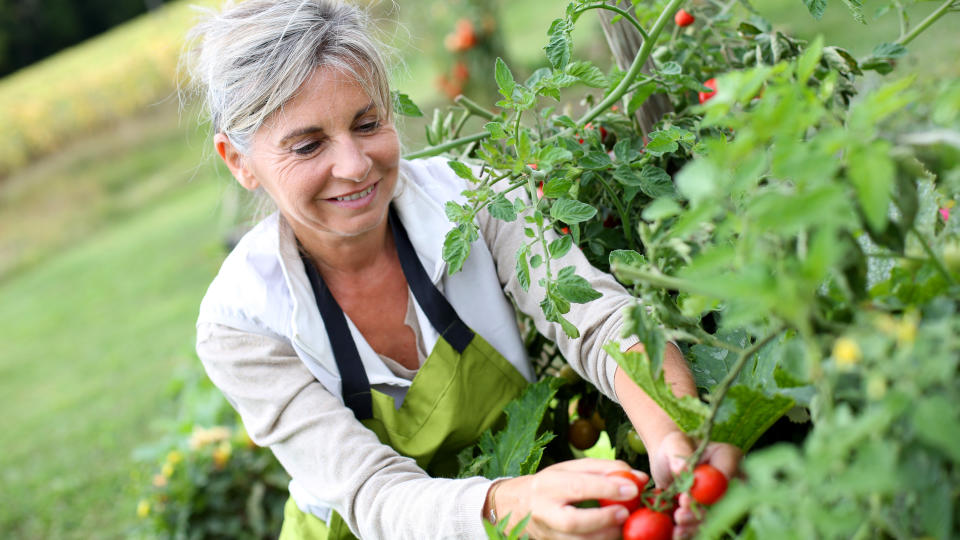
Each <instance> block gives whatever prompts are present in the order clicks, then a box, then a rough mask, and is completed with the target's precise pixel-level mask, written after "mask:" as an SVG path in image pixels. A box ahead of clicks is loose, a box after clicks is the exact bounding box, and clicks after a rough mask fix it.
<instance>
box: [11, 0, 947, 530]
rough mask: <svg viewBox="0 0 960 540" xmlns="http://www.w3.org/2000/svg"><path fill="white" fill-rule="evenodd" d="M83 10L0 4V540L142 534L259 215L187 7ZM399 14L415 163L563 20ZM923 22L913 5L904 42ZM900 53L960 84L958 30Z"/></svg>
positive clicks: (465, 0) (865, 35)
mask: <svg viewBox="0 0 960 540" xmlns="http://www.w3.org/2000/svg"><path fill="white" fill-rule="evenodd" d="M201 3H202V4H204V5H215V4H216V2H201ZM754 3H755V7H756V8H757V10H759V14H760V15H762V16H764V17H766V18H767V19H768V20H770V21H771V22H772V23H773V24H774V25H775V26H776V27H778V28H783V29H784V30H785V31H788V32H791V33H793V34H795V35H798V36H799V37H804V38H809V37H812V36H814V35H815V34H817V33H823V34H825V35H826V37H827V43H828V44H835V45H839V46H842V47H845V48H847V49H849V50H850V51H851V52H852V53H853V54H854V55H855V56H862V55H864V54H867V53H869V52H870V51H869V50H868V49H864V45H862V44H865V43H868V44H870V46H871V47H872V45H873V44H875V43H877V42H879V41H883V40H884V38H883V37H882V36H888V39H887V40H888V41H892V40H893V39H895V38H896V36H897V32H898V28H897V26H898V22H897V20H896V19H895V18H893V17H891V16H886V17H882V16H881V17H879V19H878V17H877V11H876V10H877V8H878V7H882V5H884V4H885V3H884V2H875V3H871V2H868V3H867V6H866V10H867V14H868V20H869V22H870V24H869V25H868V26H863V25H860V24H859V23H857V22H855V21H854V20H853V19H852V18H851V16H850V14H849V12H848V11H847V10H846V9H845V8H844V7H843V5H842V2H840V1H839V0H836V1H831V2H830V5H829V8H828V10H827V13H826V15H825V17H824V19H823V20H822V21H819V22H818V21H816V20H814V19H813V18H812V17H811V16H810V15H809V13H808V12H807V11H806V9H805V8H804V6H803V2H802V1H801V0H776V1H772V0H766V1H760V0H758V1H756V2H754ZM73 4H74V3H71V2H69V1H68V0H62V1H47V2H31V1H26V0H19V1H18V0H5V1H0V74H2V78H0V403H2V407H3V408H2V414H0V536H2V537H3V538H115V537H125V536H130V535H131V534H133V532H132V531H134V530H135V528H136V526H137V522H138V519H139V518H138V516H137V500H138V490H139V489H140V487H139V486H140V485H141V484H143V483H144V482H149V477H150V472H149V470H150V469H151V467H153V465H154V464H152V463H149V462H148V461H146V460H138V459H136V458H137V457H138V456H139V457H142V456H148V455H150V452H149V449H150V447H151V445H152V444H154V443H156V441H157V440H158V439H160V438H161V437H162V436H163V434H164V433H165V430H168V429H169V425H170V418H173V417H175V416H176V415H177V414H178V410H177V407H178V405H177V401H176V400H175V399H174V396H175V394H176V391H177V390H178V389H180V388H182V386H183V385H184V384H186V383H185V382H184V381H190V380H195V379H196V377H199V376H200V375H197V374H198V373H200V371H199V369H200V368H199V364H198V362H197V361H196V358H195V356H194V353H193V325H194V320H195V316H196V312H197V308H198V305H199V301H200V298H201V297H202V295H203V292H204V291H205V288H206V286H207V284H208V283H209V281H210V280H211V279H212V277H213V275H214V274H215V272H216V270H217V268H218V266H219V264H220V262H221V261H222V259H223V257H224V256H225V254H226V248H225V244H226V243H227V242H228V241H229V239H230V238H231V235H232V234H235V232H236V231H237V230H242V228H243V227H244V226H246V225H248V224H249V215H250V213H251V208H250V204H249V203H248V202H247V200H246V199H245V198H244V197H243V196H242V194H241V193H240V190H238V189H237V188H235V187H234V186H233V183H232V180H231V178H230V177H229V175H228V174H227V172H226V170H225V169H224V168H223V167H222V166H220V164H218V163H217V161H216V160H215V159H214V156H213V155H212V154H211V152H210V133H209V127H208V126H205V125H201V124H198V109H197V107H196V104H195V103H192V102H190V101H186V102H181V100H180V99H179V97H178V94H177V81H178V79H180V78H182V77H178V75H177V74H178V69H177V66H178V57H179V54H180V50H181V47H182V39H183V35H184V33H185V31H186V29H187V28H189V27H190V25H191V21H192V20H194V17H195V16H196V11H195V10H193V9H191V7H190V4H189V3H187V2H182V1H174V2H167V3H162V2H160V0H135V1H134V0H131V1H128V2H119V1H118V2H92V1H91V2H82V3H80V4H83V5H84V6H86V7H83V8H80V7H77V6H75V5H73ZM123 4H129V5H126V6H125V5H123ZM398 4H399V5H398V6H393V5H391V4H390V3H389V2H380V3H378V4H376V5H374V6H373V7H372V9H373V11H374V13H375V15H376V16H377V17H378V18H379V19H381V20H382V32H383V37H384V39H386V40H387V41H388V42H390V44H391V45H392V47H393V48H394V49H395V53H396V54H395V55H394V57H395V60H397V62H396V69H395V71H394V86H395V87H396V88H397V89H399V90H401V91H402V92H405V93H407V94H409V95H410V97H411V98H412V99H413V100H414V102H416V103H417V104H418V105H419V106H420V107H421V109H423V111H424V112H425V113H426V116H425V117H424V118H423V119H405V120H404V121H403V123H402V125H401V132H402V134H403V139H404V144H405V147H406V148H407V149H409V150H413V149H416V148H419V147H421V146H423V145H424V135H423V134H424V125H425V122H427V121H430V120H432V114H433V113H432V111H433V109H434V108H438V107H439V108H447V107H450V106H451V105H452V101H451V97H452V96H455V95H456V94H458V93H460V92H463V93H465V94H467V95H468V96H471V97H473V98H474V99H476V100H477V101H479V102H481V103H484V104H485V105H487V106H492V103H493V102H494V97H493V87H492V86H491V85H492V84H493V83H492V79H493V76H492V75H493V67H492V62H493V59H494V58H495V57H496V56H504V57H505V59H506V60H507V62H508V63H509V64H510V66H511V68H512V69H513V71H514V73H516V74H517V75H518V78H519V77H521V76H525V75H527V74H529V73H531V72H532V71H533V70H535V69H536V68H538V67H541V66H543V65H545V64H546V61H545V58H544V56H543V51H542V47H543V45H544V44H545V42H546V32H547V28H548V27H549V24H550V21H551V20H552V19H554V18H556V17H558V16H560V15H561V14H562V11H563V8H564V7H565V5H566V3H565V2H562V1H559V0H554V1H551V0H525V1H522V2H508V1H506V0H452V1H451V0H415V1H411V0H399V1H398ZM871 4H876V5H871ZM928 4H930V3H928ZM97 5H101V7H100V8H97V7H96V6H97ZM932 8H933V6H929V7H927V6H926V5H923V6H920V7H919V8H918V9H917V10H916V12H915V14H914V17H915V21H919V20H920V19H921V18H922V17H923V15H924V14H925V13H927V12H929V11H930V10H931V9H932ZM878 36H881V37H878ZM574 40H575V43H576V47H577V51H576V52H577V54H579V56H581V57H586V58H589V59H592V60H594V61H595V62H596V63H598V64H599V65H600V66H601V67H603V68H604V69H607V67H609V64H610V63H609V61H608V59H607V46H606V43H605V42H604V40H603V36H602V33H601V31H600V25H599V21H597V20H593V21H588V22H587V23H586V24H581V25H580V26H579V27H578V29H577V31H576V32H575V34H574ZM910 51H911V54H910V56H908V57H907V58H905V59H903V61H902V62H901V65H900V66H898V69H897V71H895V72H894V74H892V75H890V76H889V77H901V76H907V75H910V74H919V75H920V76H922V77H925V78H928V79H937V78H943V79H946V78H956V77H957V76H958V75H960V62H958V61H957V58H958V57H960V39H957V34H956V29H955V28H951V27H949V25H944V27H942V28H934V29H933V30H931V31H929V32H927V33H925V34H924V35H923V36H921V37H920V38H919V39H918V40H917V41H915V42H914V43H912V44H911V47H910ZM871 81H873V82H874V83H875V79H871V78H866V79H865V82H864V83H863V84H872V82H871ZM575 91H577V92H581V93H582V92H584V91H585V90H584V89H580V90H575ZM471 127H473V128H476V126H468V127H467V129H468V130H469V129H470V128H471Z"/></svg>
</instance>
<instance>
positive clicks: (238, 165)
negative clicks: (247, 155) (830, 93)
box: [213, 133, 260, 191]
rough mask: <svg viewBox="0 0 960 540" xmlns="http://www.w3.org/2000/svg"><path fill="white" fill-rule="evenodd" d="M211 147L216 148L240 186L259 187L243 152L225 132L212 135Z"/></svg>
mask: <svg viewBox="0 0 960 540" xmlns="http://www.w3.org/2000/svg"><path fill="white" fill-rule="evenodd" d="M213 147H214V148H215V149H216V151H217V154H219V155H220V158H221V159H223V162H224V163H225V164H226V165H227V168H228V169H230V172H231V173H232V174H233V177H234V178H236V179H237V182H240V185H241V186H243V187H244V188H245V189H247V190H250V191H253V190H255V189H257V188H258V187H260V182H258V181H257V177H256V176H254V174H253V171H251V170H250V168H249V167H248V166H247V163H246V160H245V159H244V157H243V154H241V153H240V151H239V150H237V147H236V146H234V145H233V143H232V142H231V141H230V138H229V137H227V136H226V134H224V133H217V134H215V135H214V136H213Z"/></svg>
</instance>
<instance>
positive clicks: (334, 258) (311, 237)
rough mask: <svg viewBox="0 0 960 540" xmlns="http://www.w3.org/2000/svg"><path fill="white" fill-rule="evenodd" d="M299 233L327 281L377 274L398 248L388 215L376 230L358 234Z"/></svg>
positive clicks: (302, 242) (298, 236)
mask: <svg viewBox="0 0 960 540" xmlns="http://www.w3.org/2000/svg"><path fill="white" fill-rule="evenodd" d="M294 232H295V233H296V230H295V231H294ZM296 236H297V239H298V240H299V241H300V245H301V246H302V248H303V249H304V250H306V252H307V254H308V255H309V256H310V258H311V259H312V260H313V262H314V264H315V265H316V266H317V270H318V271H319V272H320V274H321V275H322V276H324V278H325V279H327V280H331V279H332V280H336V281H341V280H348V281H352V280H354V279H363V278H364V277H365V276H367V275H369V274H370V273H371V272H373V273H376V272H377V269H378V267H380V266H381V265H383V264H384V262H385V260H387V259H389V255H390V254H391V253H393V252H394V249H395V248H394V245H393V238H392V236H391V235H390V228H389V226H388V220H387V219H386V216H384V219H383V221H381V223H380V224H379V225H377V226H376V227H375V228H374V229H371V230H369V231H367V232H364V233H362V234H359V235H356V236H342V235H333V234H315V233H314V234H296Z"/></svg>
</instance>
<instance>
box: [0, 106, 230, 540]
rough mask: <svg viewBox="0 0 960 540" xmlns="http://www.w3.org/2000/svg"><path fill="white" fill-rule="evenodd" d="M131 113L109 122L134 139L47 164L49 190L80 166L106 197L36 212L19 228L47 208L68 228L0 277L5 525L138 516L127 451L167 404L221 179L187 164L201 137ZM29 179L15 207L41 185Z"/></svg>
mask: <svg viewBox="0 0 960 540" xmlns="http://www.w3.org/2000/svg"><path fill="white" fill-rule="evenodd" d="M174 114H175V113H174ZM132 124H133V125H128V126H123V128H122V129H119V130H117V131H116V132H114V135H118V134H119V135H118V136H119V137H120V138H123V134H124V133H125V132H126V131H125V130H127V129H134V130H136V129H139V130H140V136H139V138H140V147H139V148H137V149H133V148H130V149H128V151H126V152H122V153H120V155H118V156H117V157H114V158H113V159H105V158H104V156H99V154H100V153H101V150H102V148H117V147H118V146H119V147H123V145H124V142H123V141H121V140H111V137H103V138H101V140H100V141H99V142H100V143H101V145H105V146H101V145H94V146H93V147H86V148H81V149H74V150H72V151H71V153H72V155H71V156H70V157H69V158H65V159H63V160H62V162H61V163H59V164H54V165H48V166H47V171H46V178H48V179H52V180H51V183H52V184H53V188H51V191H56V190H58V189H69V187H67V186H59V185H58V183H57V182H56V181H55V180H56V178H57V177H58V175H69V173H70V171H77V172H79V176H78V178H79V180H78V181H84V182H86V183H87V184H95V187H96V188H97V189H106V190H107V192H108V193H110V195H102V194H101V195H99V196H94V197H91V198H90V201H89V203H88V204H87V206H86V210H87V211H86V212H82V211H79V210H77V209H74V210H73V211H72V214H73V217H74V221H75V222H76V224H74V223H71V222H70V221H69V220H64V219H63V218H62V217H60V216H58V215H56V213H53V214H51V215H50V216H49V217H47V216H44V215H35V216H32V218H31V219H30V220H29V221H28V223H26V224H25V225H24V226H25V227H27V228H29V227H30V224H35V225H36V226H37V227H39V228H43V227H45V226H46V224H45V223H44V221H45V220H46V219H50V220H54V221H56V222H57V223H58V224H59V225H58V226H59V227H63V229H64V230H63V231H62V233H63V235H64V240H63V241H61V242H54V241H51V240H49V239H47V240H44V241H38V242H40V243H42V244H43V245H45V246H46V251H47V252H46V253H45V254H42V255H41V254H37V255H35V258H36V260H35V261H34V262H33V263H31V265H30V266H29V271H26V270H24V271H19V272H15V273H14V274H13V275H11V276H8V277H6V278H4V279H2V280H0V340H2V342H3V346H2V347H0V396H2V397H0V400H2V404H3V411H4V414H3V415H2V416H0V448H2V449H3V452H2V453H0V485H2V486H3V488H2V489H0V531H3V536H4V537H5V538H10V537H14V538H61V537H62V538H94V537H102V538H114V537H120V536H123V535H124V532H125V531H126V530H127V529H128V528H129V527H130V526H131V525H132V524H133V523H134V522H135V520H136V517H135V515H134V509H135V506H136V498H135V497H134V495H133V494H132V493H131V491H132V487H133V483H132V478H133V477H134V475H135V472H136V465H135V464H134V463H133V461H132V460H131V451H132V450H133V448H135V447H137V446H138V445H142V444H145V443H147V442H150V441H151V440H153V439H155V438H156V437H157V435H158V434H157V433H156V432H155V431H154V430H152V429H151V423H152V422H154V421H155V420H156V419H157V418H161V417H163V416H164V415H169V414H171V412H172V410H173V403H172V401H171V400H170V396H169V392H168V391H167V387H168V385H169V382H170V381H171V374H172V373H173V371H174V370H175V368H177V367H178V366H182V365H184V364H187V363H193V362H194V356H193V352H192V336H193V323H194V320H195V317H196V311H197V307H198V305H199V301H200V298H201V296H202V295H203V292H204V290H205V289H206V286H207V284H208V283H209V281H210V279H211V277H212V276H213V274H214V272H215V271H216V268H217V267H218V265H219V261H220V259H221V258H222V248H221V247H220V246H221V235H220V231H221V229H222V227H221V226H220V222H221V219H220V212H219V210H218V209H219V208H220V203H219V200H220V196H221V192H222V191H223V186H224V185H225V181H224V179H222V178H215V177H213V176H214V175H213V174H211V172H210V171H211V168H210V167H206V168H200V169H197V168H196V164H197V159H198V156H199V150H198V148H197V141H193V142H191V140H190V137H189V134H188V132H187V130H183V129H180V128H178V127H177V123H176V121H175V118H174V121H173V122H166V123H164V122H157V121H156V119H153V118H145V119H137V120H134V121H133V122H132ZM111 142H112V143H113V144H110V143H111ZM184 158H186V159H187V160H189V165H186V164H185V163H184V161H183V160H184ZM198 171H199V173H198ZM201 173H202V174H201ZM121 177H122V178H123V179H122V180H120V178H121ZM95 179H96V181H95ZM115 182H116V183H126V184H128V185H127V186H126V187H125V188H123V189H121V188H118V187H116V186H114V188H110V187H109V185H112V184H113V183H115ZM87 187H88V189H90V190H91V191H96V189H93V188H92V187H91V186H89V185H88V186H87ZM111 189H113V191H111ZM29 191H31V190H29V189H26V188H24V190H23V192H22V193H21V194H20V195H19V197H20V199H19V204H20V205H21V209H24V207H31V206H32V205H31V204H30V201H34V202H35V199H36V198H37V197H38V195H37V194H33V195H30V194H29V193H28V192H29ZM107 199H108V200H110V201H112V202H110V203H107V202H106V200H107ZM123 201H126V202H123ZM82 202H83V201H79V203H80V204H79V206H81V207H82V206H83V204H82ZM32 207H33V208H34V209H36V206H35V205H33V206H32ZM68 213H71V212H68ZM97 216H99V217H97ZM72 226H75V227H77V228H78V229H80V230H81V231H83V232H82V233H81V234H77V233H76V232H75V231H71V230H70V228H71V227H72ZM42 238H47V237H46V236H44V237H42ZM41 251H43V250H41Z"/></svg>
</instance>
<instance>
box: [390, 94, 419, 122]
mask: <svg viewBox="0 0 960 540" xmlns="http://www.w3.org/2000/svg"><path fill="white" fill-rule="evenodd" d="M390 95H391V97H392V98H393V110H395V111H397V113H398V114H400V115H402V116H410V117H414V118H419V117H421V116H423V111H421V110H420V107H417V105H416V103H414V102H413V101H412V100H411V99H410V96H408V95H406V94H403V93H400V92H398V91H397V90H393V91H392V92H390Z"/></svg>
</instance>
